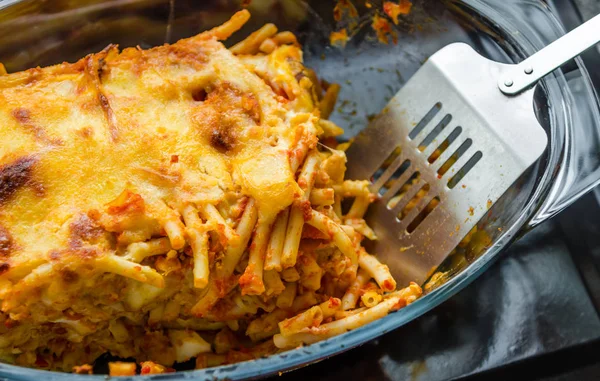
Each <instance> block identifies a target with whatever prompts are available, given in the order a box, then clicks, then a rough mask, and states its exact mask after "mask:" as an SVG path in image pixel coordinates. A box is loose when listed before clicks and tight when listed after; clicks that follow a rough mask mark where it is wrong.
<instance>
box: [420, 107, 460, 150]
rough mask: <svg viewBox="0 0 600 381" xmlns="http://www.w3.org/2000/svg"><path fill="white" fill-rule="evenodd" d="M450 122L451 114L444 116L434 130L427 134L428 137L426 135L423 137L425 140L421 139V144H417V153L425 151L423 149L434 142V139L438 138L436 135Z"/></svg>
mask: <svg viewBox="0 0 600 381" xmlns="http://www.w3.org/2000/svg"><path fill="white" fill-rule="evenodd" d="M451 120H452V115H451V114H446V116H445V117H444V119H442V120H441V121H440V122H439V123H438V124H437V126H435V128H434V129H433V130H432V131H431V132H430V133H429V135H427V136H426V137H425V139H423V140H422V141H421V143H420V144H419V146H418V147H419V151H421V152H423V151H425V148H427V147H428V146H429V145H430V144H431V142H433V141H434V139H435V138H437V137H438V135H439V134H440V133H441V132H442V130H443V129H444V128H446V126H447V125H448V124H450V121H451Z"/></svg>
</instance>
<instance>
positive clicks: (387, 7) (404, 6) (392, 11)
mask: <svg viewBox="0 0 600 381" xmlns="http://www.w3.org/2000/svg"><path fill="white" fill-rule="evenodd" d="M411 8H412V3H411V2H410V1H409V0H400V2H399V3H398V4H396V3H393V2H391V1H386V2H384V3H383V11H384V12H385V14H386V15H388V16H389V17H390V18H391V19H392V21H393V22H394V24H396V25H398V16H399V15H407V14H409V13H410V10H411Z"/></svg>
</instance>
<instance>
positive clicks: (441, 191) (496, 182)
mask: <svg viewBox="0 0 600 381" xmlns="http://www.w3.org/2000/svg"><path fill="white" fill-rule="evenodd" d="M598 41H600V16H596V17H595V18H593V19H592V20H590V21H588V22H587V23H585V24H583V25H581V26H580V27H579V28H577V29H575V30H573V31H572V32H570V33H569V34H567V35H565V36H563V37H562V38H560V39H558V40H556V41H555V42H553V43H552V44H550V45H548V46H547V47H546V48H544V49H542V50H540V51H539V52H538V53H536V54H534V55H532V56H531V57H529V58H528V59H526V60H525V61H523V62H521V63H520V64H518V65H506V64H500V63H497V62H494V61H490V60H488V59H486V58H484V57H482V56H480V55H479V54H477V53H476V52H475V51H474V50H473V49H472V48H471V47H469V46H468V45H466V44H462V43H455V44H451V45H448V46H446V47H445V48H443V49H441V50H439V51H438V52H437V53H435V54H434V55H433V56H431V57H430V59H429V60H428V61H427V62H426V63H425V64H424V65H423V66H422V67H421V68H420V69H419V71H418V72H417V73H416V74H415V75H414V76H413V77H412V78H411V79H410V80H409V81H408V82H407V83H406V85H404V87H403V88H402V89H401V90H400V91H399V92H398V93H397V94H396V95H395V96H394V98H393V99H392V100H391V101H390V102H389V104H388V105H387V106H386V107H385V108H384V110H383V111H382V112H381V113H380V114H379V115H378V116H377V118H376V119H375V120H374V121H373V122H372V123H371V124H370V125H369V126H368V127H367V128H366V129H364V130H363V131H362V132H361V133H360V134H359V135H358V136H357V137H356V139H355V141H354V142H353V143H352V145H351V146H350V148H349V149H348V151H347V156H348V171H347V176H348V178H352V179H369V180H371V182H372V183H371V191H372V192H373V193H376V194H379V195H380V199H379V200H377V201H376V202H375V203H374V205H372V206H371V207H370V209H369V212H368V214H367V216H366V219H367V222H368V223H369V224H370V226H371V227H373V229H374V230H375V233H376V234H377V236H378V240H377V241H376V242H374V248H373V249H372V250H373V254H376V255H377V256H378V257H379V258H380V259H381V260H382V261H383V262H385V263H386V264H387V265H388V266H389V267H390V270H391V271H392V273H393V275H394V276H395V278H396V280H397V281H398V284H399V285H405V284H407V283H408V282H410V281H414V282H417V283H419V284H422V283H423V282H424V281H425V280H426V279H427V277H428V276H429V275H430V274H431V273H432V271H433V270H435V269H436V268H437V267H438V266H439V265H440V264H441V263H442V261H444V259H446V257H447V256H448V255H449V254H450V253H451V252H452V250H453V249H454V248H455V247H456V246H457V245H458V243H459V242H460V241H461V240H462V239H463V238H464V237H465V235H466V234H467V233H468V232H469V231H470V230H471V229H472V228H473V227H474V226H475V225H476V223H477V222H478V221H479V220H480V219H481V218H482V217H483V216H484V215H485V213H486V212H487V210H488V209H489V208H490V207H491V206H492V205H493V204H494V203H495V202H496V201H497V200H498V199H499V198H500V196H501V195H502V194H503V193H504V192H505V191H506V190H507V189H508V188H509V187H510V186H511V185H512V184H513V183H514V182H515V180H517V178H518V177H519V176H520V175H522V174H523V173H524V172H525V170H526V169H527V168H528V167H529V166H531V165H532V164H533V163H534V162H535V161H536V160H537V159H538V158H539V157H540V156H541V154H542V153H543V151H544V150H545V148H546V144H547V137H546V133H545V131H544V130H543V129H542V127H541V126H540V124H539V122H538V120H537V119H536V116H535V114H534V110H533V89H532V88H531V86H532V85H533V84H535V83H537V82H538V80H539V79H540V78H542V77H544V76H545V75H547V74H548V73H550V72H551V71H553V70H555V69H557V68H558V67H560V66H561V65H562V64H563V63H565V62H566V61H568V60H570V59H572V58H573V57H575V56H577V55H579V54H581V53H582V52H583V51H584V50H586V49H588V48H589V47H591V46H593V45H594V44H596V43H597V42H598ZM415 196H416V197H415Z"/></svg>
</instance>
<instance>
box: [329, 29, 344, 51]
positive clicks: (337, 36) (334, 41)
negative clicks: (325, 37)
mask: <svg viewBox="0 0 600 381" xmlns="http://www.w3.org/2000/svg"><path fill="white" fill-rule="evenodd" d="M347 42H348V32H347V31H346V28H343V29H341V30H340V31H339V32H331V34H330V35H329V43H330V44H331V46H339V47H341V48H343V47H345V46H346V43H347Z"/></svg>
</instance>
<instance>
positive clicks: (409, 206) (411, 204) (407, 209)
mask: <svg viewBox="0 0 600 381" xmlns="http://www.w3.org/2000/svg"><path fill="white" fill-rule="evenodd" d="M429 189H430V187H429V184H425V185H423V186H422V187H421V189H419V191H418V192H417V193H415V195H414V196H413V197H412V198H411V199H410V201H408V203H406V205H405V206H404V208H402V211H400V214H398V216H397V217H398V219H399V220H400V221H402V220H404V219H405V218H406V216H407V215H408V213H410V211H411V210H413V209H414V208H415V207H416V206H417V205H418V204H419V202H420V201H421V200H423V198H425V197H426V196H427V193H429Z"/></svg>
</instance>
